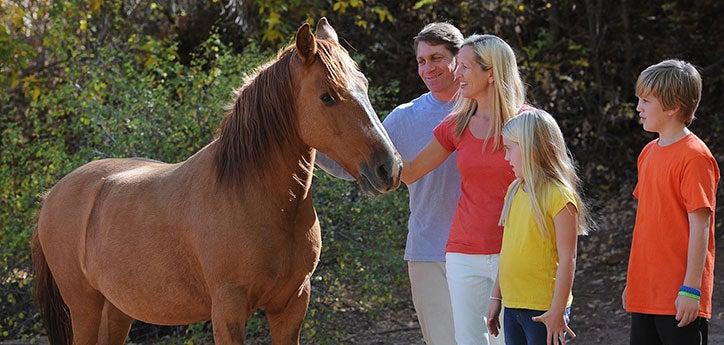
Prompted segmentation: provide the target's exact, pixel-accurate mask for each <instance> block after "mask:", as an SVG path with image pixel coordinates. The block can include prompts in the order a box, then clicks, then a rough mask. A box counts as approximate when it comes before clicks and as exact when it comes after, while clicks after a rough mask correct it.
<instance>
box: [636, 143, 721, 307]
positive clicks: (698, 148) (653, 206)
mask: <svg viewBox="0 0 724 345" xmlns="http://www.w3.org/2000/svg"><path fill="white" fill-rule="evenodd" d="M718 183H719V167H718V166H717V163H716V160H715V159H714V157H713V156H712V154H711V152H710V151H709V149H708V148H707V147H706V145H705V144H704V142H702V141H701V139H699V138H698V137H697V136H696V135H694V134H689V135H687V136H686V137H684V138H682V139H681V140H679V141H677V142H675V143H673V144H671V145H668V146H664V147H661V146H659V145H658V140H654V141H652V142H650V143H649V144H648V145H646V147H644V149H643V150H642V151H641V154H640V155H639V159H638V182H637V183H636V188H635V189H634V193H633V194H634V196H635V197H636V199H638V207H637V210H636V224H635V226H634V232H633V241H632V243H631V256H630V258H629V263H628V273H627V278H626V311H628V312H634V313H644V314H656V315H675V314H676V306H675V301H676V297H677V295H678V291H679V287H680V286H681V285H682V284H683V283H684V276H685V275H686V265H687V252H688V246H689V219H688V213H689V212H693V211H695V210H698V209H701V208H707V209H709V210H710V212H711V216H710V222H711V224H710V227H709V243H708V244H707V248H708V251H707V255H706V261H705V263H704V273H703V275H702V277H701V301H700V307H699V316H702V317H705V318H711V296H712V289H713V285H714V224H715V219H714V213H715V210H716V189H717V184H718Z"/></svg>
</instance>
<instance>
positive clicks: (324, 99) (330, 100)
mask: <svg viewBox="0 0 724 345" xmlns="http://www.w3.org/2000/svg"><path fill="white" fill-rule="evenodd" d="M319 99H321V100H322V103H324V105H334V98H333V97H332V96H330V95H329V94H328V93H325V94H323V95H321V96H319Z"/></svg>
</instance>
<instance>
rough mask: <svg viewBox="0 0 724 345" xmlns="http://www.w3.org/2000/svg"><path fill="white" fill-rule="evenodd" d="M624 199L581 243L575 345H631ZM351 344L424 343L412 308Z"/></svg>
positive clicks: (628, 207)
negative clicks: (625, 296) (624, 300)
mask: <svg viewBox="0 0 724 345" xmlns="http://www.w3.org/2000/svg"><path fill="white" fill-rule="evenodd" d="M629 189H630V188H629ZM622 190H627V188H622ZM620 195H623V196H622V197H621V198H620V199H619V200H611V201H609V202H608V203H607V204H605V203H604V205H602V208H601V209H599V210H598V211H597V214H600V215H604V216H599V218H598V219H597V223H598V224H599V229H598V230H597V231H596V232H594V233H592V234H590V235H589V236H585V237H581V239H580V241H579V249H578V261H577V270H576V278H575V282H574V289H573V290H574V291H573V296H574V301H573V311H572V315H571V319H572V324H571V327H572V329H573V330H574V331H575V332H576V334H577V335H578V337H577V338H576V339H574V340H573V341H571V342H570V343H571V344H575V345H597V344H606V345H624V344H625V345H628V343H629V342H628V336H629V329H630V326H629V316H628V314H627V313H626V312H625V311H624V310H623V307H622V306H621V292H622V291H623V287H624V284H625V280H626V276H625V273H626V265H627V262H628V253H629V250H630V246H631V231H632V229H633V223H634V218H635V205H634V201H633V199H632V198H630V197H628V196H626V195H627V193H621V194H620ZM720 199H721V198H720ZM720 210H721V208H720ZM721 217H722V214H721V212H719V213H718V214H717V220H718V222H719V224H720V226H719V229H718V232H717V234H716V235H717V239H716V244H717V247H716V253H717V254H718V255H717V256H716V268H715V282H714V298H713V315H712V318H711V320H710V323H709V344H710V345H718V344H724V273H723V272H722V267H724V236H722V229H721V224H722V218H721ZM349 340H350V341H349V344H360V345H362V344H365V345H367V344H369V345H371V344H394V345H413V344H414V345H418V344H419V345H423V344H424V342H423V341H422V336H421V333H420V330H419V326H418V325H417V322H416V320H415V317H414V309H413V308H412V307H410V308H409V310H407V311H401V312H400V313H397V314H395V315H393V317H390V318H388V319H386V320H385V321H384V322H381V323H380V324H379V327H378V328H376V329H370V330H361V332H360V333H359V334H355V335H352V336H350V338H349Z"/></svg>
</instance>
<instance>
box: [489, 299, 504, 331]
mask: <svg viewBox="0 0 724 345" xmlns="http://www.w3.org/2000/svg"><path fill="white" fill-rule="evenodd" d="M500 308H501V302H500V301H499V300H497V299H491V300H490V304H488V333H490V334H491V335H493V336H495V337H497V336H498V334H499V333H500V332H499V331H498V330H500Z"/></svg>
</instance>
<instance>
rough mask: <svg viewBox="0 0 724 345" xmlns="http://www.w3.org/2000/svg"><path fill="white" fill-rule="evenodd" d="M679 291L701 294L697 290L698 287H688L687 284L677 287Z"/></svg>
mask: <svg viewBox="0 0 724 345" xmlns="http://www.w3.org/2000/svg"><path fill="white" fill-rule="evenodd" d="M679 291H683V292H688V293H690V294H694V295H697V296H701V291H699V290H698V289H694V288H693V287H688V286H686V285H682V286H681V287H680V288H679Z"/></svg>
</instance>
